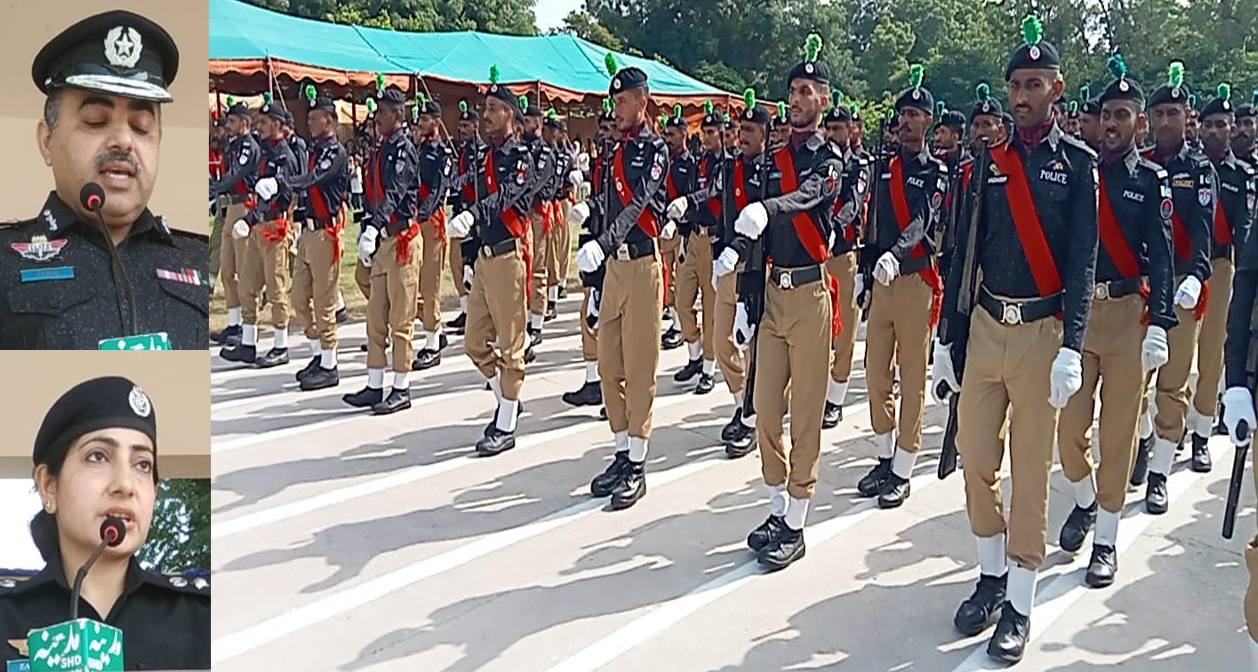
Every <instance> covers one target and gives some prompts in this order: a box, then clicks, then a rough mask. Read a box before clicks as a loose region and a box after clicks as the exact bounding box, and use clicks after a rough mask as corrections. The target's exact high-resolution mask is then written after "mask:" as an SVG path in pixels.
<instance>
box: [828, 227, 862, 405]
mask: <svg viewBox="0 0 1258 672" xmlns="http://www.w3.org/2000/svg"><path fill="white" fill-rule="evenodd" d="M826 270H827V271H829V272H830V275H832V276H834V277H836V278H838V279H839V315H840V317H841V318H842V320H843V328H842V329H841V330H839V333H838V335H837V336H835V337H834V339H833V340H832V341H831V342H830V354H831V362H830V378H831V379H832V380H833V381H834V382H836V383H846V382H847V379H848V378H851V377H852V355H853V353H854V352H855V350H856V331H857V329H856V327H857V325H858V324H859V320H858V318H857V314H856V308H854V307H852V296H853V295H854V294H855V293H856V251H855V250H853V251H851V252H845V253H843V254H840V255H839V256H837V257H830V259H828V260H827V261H826Z"/></svg>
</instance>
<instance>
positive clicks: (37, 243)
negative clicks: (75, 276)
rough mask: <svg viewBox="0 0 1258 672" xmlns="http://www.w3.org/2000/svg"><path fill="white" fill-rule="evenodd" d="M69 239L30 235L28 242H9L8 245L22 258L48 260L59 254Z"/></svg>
mask: <svg viewBox="0 0 1258 672" xmlns="http://www.w3.org/2000/svg"><path fill="white" fill-rule="evenodd" d="M68 242H70V241H68V240H66V239H64V238H58V239H57V240H48V237H47V236H32V237H31V241H30V242H29V243H9V247H10V248H12V249H13V251H14V252H17V253H18V254H20V255H22V258H23V259H30V260H31V261H48V260H50V259H52V258H53V257H56V256H57V255H58V254H61V250H62V248H64V247H65V246H66V243H68Z"/></svg>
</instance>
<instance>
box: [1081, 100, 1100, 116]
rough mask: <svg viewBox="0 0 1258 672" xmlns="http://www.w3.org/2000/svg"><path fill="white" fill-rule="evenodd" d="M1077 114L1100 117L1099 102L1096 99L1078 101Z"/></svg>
mask: <svg viewBox="0 0 1258 672" xmlns="http://www.w3.org/2000/svg"><path fill="white" fill-rule="evenodd" d="M1079 114H1088V115H1091V116H1094V117H1099V116H1101V102H1100V101H1099V100H1097V99H1096V98H1092V99H1090V100H1084V101H1080V103H1079Z"/></svg>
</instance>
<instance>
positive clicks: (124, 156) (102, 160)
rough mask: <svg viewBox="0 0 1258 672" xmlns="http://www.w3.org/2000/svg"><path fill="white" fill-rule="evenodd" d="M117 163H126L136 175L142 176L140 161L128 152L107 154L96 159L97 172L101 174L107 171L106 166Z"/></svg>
mask: <svg viewBox="0 0 1258 672" xmlns="http://www.w3.org/2000/svg"><path fill="white" fill-rule="evenodd" d="M115 161H124V162H126V163H127V164H129V165H130V166H131V169H132V170H134V171H135V174H136V175H139V174H140V160H139V159H137V158H135V157H134V156H132V155H131V154H128V153H127V152H105V153H104V154H101V155H100V156H98V157H96V171H97V172H100V171H102V170H104V169H105V164H107V163H113V162H115Z"/></svg>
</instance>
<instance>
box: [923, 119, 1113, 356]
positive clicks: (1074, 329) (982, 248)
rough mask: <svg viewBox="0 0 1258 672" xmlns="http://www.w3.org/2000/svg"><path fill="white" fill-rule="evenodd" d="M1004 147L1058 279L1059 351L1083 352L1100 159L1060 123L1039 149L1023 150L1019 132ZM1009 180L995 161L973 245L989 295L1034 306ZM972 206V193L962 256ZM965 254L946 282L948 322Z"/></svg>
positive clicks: (962, 229) (960, 238) (1035, 293)
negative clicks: (1015, 164)
mask: <svg viewBox="0 0 1258 672" xmlns="http://www.w3.org/2000/svg"><path fill="white" fill-rule="evenodd" d="M1007 146H1008V147H1009V149H1010V151H1014V152H1016V153H1017V155H1018V157H1019V158H1021V159H1022V166H1023V171H1024V172H1025V174H1026V179H1027V186H1028V188H1029V189H1030V192H1031V201H1032V202H1033V203H1034V204H1035V211H1036V213H1037V214H1038V215H1039V220H1040V227H1041V229H1042V230H1043V232H1044V238H1045V240H1046V241H1047V243H1048V248H1049V251H1050V253H1051V254H1052V258H1053V261H1054V263H1055V264H1056V266H1057V272H1058V275H1060V277H1061V281H1062V290H1063V296H1062V346H1063V347H1066V348H1070V349H1071V350H1074V351H1075V352H1082V348H1083V335H1084V331H1085V329H1086V327H1087V322H1088V313H1089V311H1090V310H1091V307H1092V293H1093V291H1095V277H1096V249H1097V245H1098V238H1097V235H1098V234H1097V222H1096V181H1097V165H1096V154H1095V153H1094V152H1093V151H1092V150H1091V149H1090V148H1089V147H1088V146H1087V145H1086V144H1084V143H1083V142H1082V141H1081V140H1078V139H1076V138H1073V137H1071V136H1069V135H1067V134H1066V133H1063V132H1062V131H1061V129H1060V128H1059V127H1058V126H1057V125H1056V124H1054V125H1053V126H1052V127H1051V128H1050V129H1049V130H1048V133H1047V134H1045V136H1044V138H1043V139H1041V140H1040V142H1039V144H1037V145H1035V146H1034V147H1031V148H1029V149H1028V148H1027V147H1025V146H1023V142H1022V140H1021V138H1020V137H1018V136H1017V134H1016V133H1015V135H1014V139H1011V140H1010V141H1009V142H1008V144H1007ZM977 179H979V176H977V175H973V176H972V177H971V178H970V182H971V185H972V186H973V187H977V183H975V180H977ZM1010 179H1011V178H1010V176H1009V175H1005V174H1003V173H1001V171H1000V169H999V168H997V167H996V165H995V162H988V175H987V176H986V182H984V184H983V211H982V219H981V221H980V222H979V227H980V230H979V231H978V234H977V238H976V241H977V246H976V252H977V256H978V259H977V263H978V264H979V266H981V268H982V272H983V276H982V277H983V283H982V284H983V287H985V288H986V289H987V291H989V292H991V293H992V294H995V295H997V296H1005V297H1009V298H1011V299H1033V298H1037V297H1039V296H1040V291H1039V288H1038V287H1037V286H1036V284H1035V277H1034V276H1033V275H1032V273H1031V266H1030V264H1029V263H1028V262H1027V255H1026V252H1025V251H1024V250H1023V249H1022V244H1021V242H1020V240H1019V238H1018V233H1017V230H1018V229H1017V226H1015V224H1014V221H1013V214H1012V211H1011V208H1010V204H1009V196H1008V195H1007V194H1006V189H1007V187H1006V185H1007V184H1008V182H1009V180H1010ZM972 200H973V196H972V195H968V194H967V197H966V201H967V202H966V203H965V204H964V205H963V206H962V214H961V217H960V218H959V219H958V225H957V238H956V239H957V247H958V249H959V250H963V249H964V245H965V244H966V243H965V241H966V240H967V237H968V235H969V233H968V232H969V221H970V216H969V214H968V213H969V208H970V207H972V206H973V204H972V203H970V201H972ZM963 254H964V252H963V251H958V252H957V255H956V259H954V260H953V262H952V263H951V264H949V268H948V278H947V281H946V282H945V283H944V298H943V315H944V316H945V317H948V316H956V315H958V313H957V310H956V308H957V303H956V301H957V296H956V294H957V289H958V287H959V286H960V284H961V274H962V269H963V268H964V267H965V266H966V264H964V263H957V260H958V259H960V257H961V255H963ZM971 263H973V262H972V261H971ZM974 296H977V291H976V293H975V294H974ZM941 333H942V332H941Z"/></svg>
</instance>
